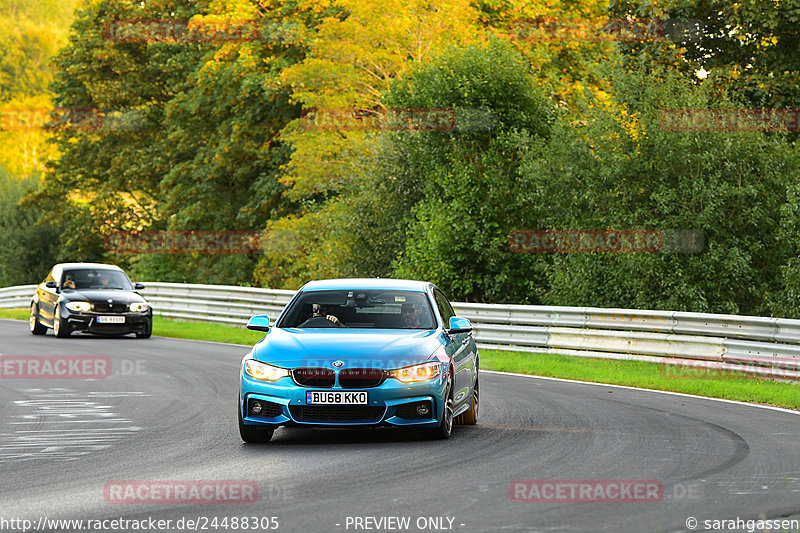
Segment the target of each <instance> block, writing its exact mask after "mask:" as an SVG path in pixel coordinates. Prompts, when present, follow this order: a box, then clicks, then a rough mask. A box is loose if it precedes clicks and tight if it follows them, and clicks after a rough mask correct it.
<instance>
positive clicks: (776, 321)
mask: <svg viewBox="0 0 800 533" xmlns="http://www.w3.org/2000/svg"><path fill="white" fill-rule="evenodd" d="M35 288H36V286H35V285H25V286H18V287H7V288H4V289H0V308H9V307H27V306H28V305H29V302H30V297H31V295H32V294H33V291H34V290H35ZM142 293H143V295H144V296H145V297H146V298H147V300H148V301H149V302H150V303H151V305H152V306H153V310H154V311H155V312H156V313H157V314H159V315H161V316H165V317H169V318H177V319H185V320H200V321H205V322H216V323H224V324H235V325H244V324H245V323H246V322H247V319H248V318H249V317H250V316H252V315H257V314H268V315H269V316H270V317H271V319H272V320H273V323H274V320H275V318H277V316H278V314H279V313H280V312H281V310H282V309H283V307H284V306H285V305H286V303H287V302H288V301H289V300H290V298H291V297H292V295H293V294H294V291H285V290H275V289H261V288H252V287H233V286H220V285H189V284H182V283H157V282H149V283H145V289H144V290H143V291H142ZM453 305H454V307H455V308H456V311H457V312H458V314H459V315H460V316H464V317H466V318H468V319H470V321H472V323H473V325H474V326H475V339H476V341H477V343H478V346H479V347H480V348H490V349H501V350H509V351H522V352H535V353H557V354H564V355H573V356H586V357H598V358H605V359H635V360H642V361H652V362H659V363H668V364H672V365H676V364H680V365H687V366H695V367H701V368H716V369H727V370H731V371H743V372H749V373H754V374H761V375H764V376H768V377H785V378H787V379H800V320H792V319H785V318H768V317H752V316H738V315H715V314H703V313H686V312H679V311H640V310H630V309H603V308H594V307H548V306H535V305H503V304H476V303H454V304H453Z"/></svg>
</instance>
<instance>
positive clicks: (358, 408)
mask: <svg viewBox="0 0 800 533" xmlns="http://www.w3.org/2000/svg"><path fill="white" fill-rule="evenodd" d="M289 410H290V411H291V413H292V416H293V417H294V418H295V420H336V421H342V422H344V421H356V420H358V421H363V420H380V418H381V416H383V412H384V410H385V408H384V407H372V406H369V405H292V406H290V407H289Z"/></svg>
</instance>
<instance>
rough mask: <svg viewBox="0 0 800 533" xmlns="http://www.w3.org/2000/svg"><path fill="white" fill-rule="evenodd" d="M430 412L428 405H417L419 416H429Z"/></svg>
mask: <svg viewBox="0 0 800 533" xmlns="http://www.w3.org/2000/svg"><path fill="white" fill-rule="evenodd" d="M430 412H431V410H430V408H429V407H428V404H427V403H418V404H417V414H418V415H419V416H427V415H428V413H430Z"/></svg>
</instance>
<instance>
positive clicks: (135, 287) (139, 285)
mask: <svg viewBox="0 0 800 533" xmlns="http://www.w3.org/2000/svg"><path fill="white" fill-rule="evenodd" d="M133 290H135V291H141V290H144V283H139V282H138V281H137V282H136V283H134V284H133Z"/></svg>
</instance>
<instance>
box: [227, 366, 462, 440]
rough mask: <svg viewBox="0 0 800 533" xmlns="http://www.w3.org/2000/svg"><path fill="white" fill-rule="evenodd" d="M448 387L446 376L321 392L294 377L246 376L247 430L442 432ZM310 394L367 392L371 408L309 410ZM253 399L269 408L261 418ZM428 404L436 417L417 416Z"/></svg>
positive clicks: (243, 394)
mask: <svg viewBox="0 0 800 533" xmlns="http://www.w3.org/2000/svg"><path fill="white" fill-rule="evenodd" d="M446 386H447V383H446V380H445V379H443V378H442V376H441V375H440V376H439V377H437V378H434V379H432V380H429V381H423V382H419V383H401V382H399V381H397V380H396V379H387V380H386V381H384V382H383V383H382V384H381V385H378V386H377V387H369V388H358V389H351V388H343V387H339V386H335V387H316V388H315V387H304V386H300V385H297V384H296V383H295V382H294V381H293V380H292V378H291V377H285V378H281V379H279V380H278V381H276V382H272V383H270V382H265V381H259V380H256V379H253V378H251V377H250V376H248V375H247V374H245V373H244V372H241V387H240V391H239V409H240V412H241V414H242V420H243V421H244V423H245V425H267V426H320V427H353V426H382V425H389V426H413V427H436V426H438V425H439V423H440V421H441V417H442V414H443V411H444V401H443V399H444V397H445V394H446V390H445V389H446ZM307 391H325V392H366V393H367V404H366V405H363V406H353V405H331V406H328V405H325V406H316V405H309V404H307V403H306V392H307ZM253 400H258V401H260V402H262V404H263V405H264V406H265V409H264V410H263V412H262V413H261V415H260V416H256V415H254V414H252V413H251V412H250V409H249V406H250V405H251V401H253ZM265 402H266V403H265ZM426 402H427V404H428V405H429V407H430V413H429V414H427V415H425V416H420V415H419V414H418V413H417V412H416V405H418V404H420V403H426Z"/></svg>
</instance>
